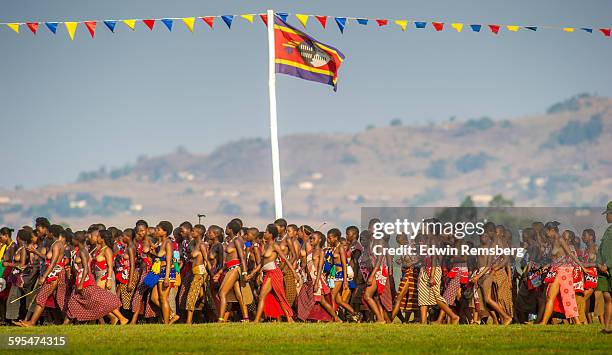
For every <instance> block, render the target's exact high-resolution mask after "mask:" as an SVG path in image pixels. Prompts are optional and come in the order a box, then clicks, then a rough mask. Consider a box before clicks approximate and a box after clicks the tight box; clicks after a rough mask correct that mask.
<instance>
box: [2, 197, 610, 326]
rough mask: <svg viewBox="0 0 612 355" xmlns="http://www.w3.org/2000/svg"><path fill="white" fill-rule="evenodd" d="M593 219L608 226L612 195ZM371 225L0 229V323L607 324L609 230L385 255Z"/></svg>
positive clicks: (544, 227)
mask: <svg viewBox="0 0 612 355" xmlns="http://www.w3.org/2000/svg"><path fill="white" fill-rule="evenodd" d="M604 214H605V217H606V220H607V222H608V223H612V202H611V203H610V204H608V208H607V210H606V211H605V212H604ZM432 221H435V220H433V219H432ZM376 222H377V220H372V221H371V222H370V228H369V229H367V230H363V231H360V230H359V228H358V227H356V226H350V227H348V228H346V229H345V230H344V231H341V230H340V229H337V228H332V229H329V230H328V231H327V233H323V232H322V231H319V230H315V229H313V228H312V227H310V226H308V225H301V226H298V225H295V224H288V223H287V221H286V220H284V219H278V220H276V221H275V222H274V223H272V224H269V225H267V226H266V227H265V229H263V231H260V230H259V229H258V228H256V227H247V226H244V225H243V222H242V221H241V220H240V219H238V218H236V219H233V220H231V221H230V222H229V223H227V225H226V226H225V228H222V227H220V226H218V225H210V226H209V227H208V228H207V227H205V226H204V225H202V224H196V225H192V224H191V223H190V222H183V223H181V224H180V225H179V227H178V228H174V227H173V225H172V223H170V222H168V221H161V222H159V223H158V224H157V225H156V226H155V227H154V226H151V225H149V224H148V223H147V222H146V221H144V220H139V221H137V222H136V224H135V226H134V227H133V228H128V229H124V230H120V229H118V228H115V227H106V226H104V225H103V224H94V225H92V226H90V227H89V228H88V229H87V230H82V231H72V230H71V229H70V228H64V227H62V226H60V225H57V224H51V223H50V222H49V220H48V219H47V218H45V217H39V218H37V219H36V222H35V226H34V228H32V227H29V226H24V227H22V228H21V229H20V230H19V231H17V233H16V237H15V238H13V234H14V233H13V232H14V231H13V230H12V229H10V228H7V227H4V228H2V229H0V257H1V260H2V265H1V268H0V275H2V279H0V289H1V290H2V292H1V293H0V317H1V319H0V320H1V321H2V322H3V323H4V324H8V325H16V326H21V327H32V326H37V325H42V324H73V323H109V324H112V325H115V324H121V325H124V324H137V323H143V322H147V323H153V322H162V323H164V324H173V323H176V322H180V323H187V324H192V323H202V322H229V321H240V322H251V321H252V322H261V321H286V322H295V321H300V322H377V323H391V322H394V321H395V319H396V318H398V319H399V321H401V322H405V323H408V322H410V323H412V322H417V323H422V324H427V323H435V324H458V323H460V324H500V325H507V324H510V323H521V324H527V323H533V324H553V323H570V324H585V323H591V322H594V321H598V322H600V323H601V324H602V325H603V330H602V331H603V332H605V333H610V332H612V328H611V318H612V299H611V291H612V289H611V287H612V278H611V277H610V270H609V268H610V267H612V226H610V227H609V228H608V229H607V230H606V232H605V234H604V236H603V238H601V239H602V240H601V242H600V243H599V244H598V243H597V239H598V238H597V236H596V233H595V231H594V230H593V229H586V230H584V231H582V233H581V235H580V236H578V235H576V233H575V232H574V231H571V230H563V231H562V232H561V231H560V228H559V223H558V222H548V223H541V222H534V223H533V224H532V225H531V226H530V227H529V228H525V229H524V230H523V231H522V233H521V237H520V240H521V243H522V246H523V247H524V250H525V253H524V255H522V257H517V256H508V255H484V254H483V255H452V256H439V255H427V254H426V255H419V254H416V255H403V256H396V257H393V256H391V255H383V254H381V255H378V254H380V253H378V254H377V253H375V252H373V251H374V250H376V247H377V246H378V247H380V246H381V245H382V246H386V247H388V246H389V243H390V239H391V236H389V235H386V236H384V237H383V238H381V239H377V238H373V237H372V226H373V225H374V223H376ZM395 239H396V242H397V243H398V244H399V245H405V246H421V245H425V246H454V247H458V246H460V245H462V244H464V243H465V244H468V245H470V246H474V245H473V244H475V245H476V246H478V247H492V246H500V247H509V246H510V245H511V243H512V240H513V235H512V232H511V231H510V230H509V229H508V228H505V227H504V226H503V225H495V224H494V223H492V222H487V223H486V224H485V225H484V233H482V235H480V236H478V237H477V238H476V240H468V239H459V238H455V237H454V236H453V235H444V234H441V233H434V231H431V230H426V231H424V233H421V234H418V235H416V237H408V236H406V235H401V234H400V235H397V236H396V238H395ZM378 249H380V248H378ZM394 269H395V270H394ZM398 273H401V274H398ZM394 274H395V275H394ZM396 281H398V282H397V284H396Z"/></svg>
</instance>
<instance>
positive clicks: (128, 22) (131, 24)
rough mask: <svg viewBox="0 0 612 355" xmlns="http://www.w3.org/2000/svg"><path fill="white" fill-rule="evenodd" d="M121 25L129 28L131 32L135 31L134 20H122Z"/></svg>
mask: <svg viewBox="0 0 612 355" xmlns="http://www.w3.org/2000/svg"><path fill="white" fill-rule="evenodd" d="M123 23H125V24H126V25H127V27H129V28H131V29H132V31H135V28H134V26H136V20H123Z"/></svg>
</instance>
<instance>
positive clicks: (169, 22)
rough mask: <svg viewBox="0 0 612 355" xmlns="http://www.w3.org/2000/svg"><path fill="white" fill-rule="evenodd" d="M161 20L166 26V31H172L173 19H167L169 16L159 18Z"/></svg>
mask: <svg viewBox="0 0 612 355" xmlns="http://www.w3.org/2000/svg"><path fill="white" fill-rule="evenodd" d="M161 22H162V23H163V24H164V25H166V28H167V29H168V31H171V32H172V25H173V24H174V20H172V19H169V18H163V19H161Z"/></svg>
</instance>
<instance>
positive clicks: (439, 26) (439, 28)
mask: <svg viewBox="0 0 612 355" xmlns="http://www.w3.org/2000/svg"><path fill="white" fill-rule="evenodd" d="M431 24H432V25H433V27H434V28H435V29H436V31H438V32H439V31H442V30H443V29H444V22H432V23H431Z"/></svg>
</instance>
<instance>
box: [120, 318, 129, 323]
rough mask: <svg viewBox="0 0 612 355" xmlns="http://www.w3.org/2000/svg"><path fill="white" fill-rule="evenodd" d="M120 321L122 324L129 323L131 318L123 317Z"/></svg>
mask: <svg viewBox="0 0 612 355" xmlns="http://www.w3.org/2000/svg"><path fill="white" fill-rule="evenodd" d="M120 322H121V325H126V324H128V323H129V322H130V320H129V319H127V318H125V317H123V319H121V320H120Z"/></svg>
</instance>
